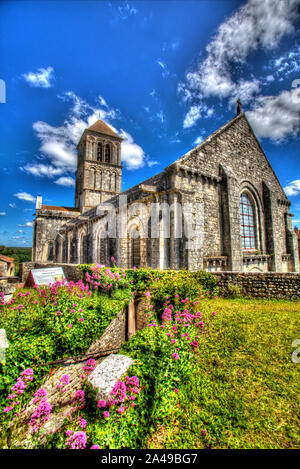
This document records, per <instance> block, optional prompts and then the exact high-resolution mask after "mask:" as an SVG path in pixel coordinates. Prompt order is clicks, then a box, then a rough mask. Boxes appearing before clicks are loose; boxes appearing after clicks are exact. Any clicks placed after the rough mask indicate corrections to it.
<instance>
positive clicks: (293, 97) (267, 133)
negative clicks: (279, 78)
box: [247, 88, 300, 141]
mask: <svg viewBox="0 0 300 469" xmlns="http://www.w3.org/2000/svg"><path fill="white" fill-rule="evenodd" d="M299 111H300V90H299V88H298V89H296V88H295V89H292V90H290V91H282V92H281V93H280V94H279V95H278V96H260V97H259V98H257V100H256V102H255V104H254V107H253V110H251V111H248V112H247V117H248V119H249V122H250V124H251V126H252V127H253V130H254V132H255V134H256V136H257V137H262V138H270V139H272V140H274V141H281V140H283V139H285V138H287V137H288V136H290V135H293V136H296V135H298V133H299V129H300V112H299Z"/></svg>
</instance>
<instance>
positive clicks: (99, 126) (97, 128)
mask: <svg viewBox="0 0 300 469" xmlns="http://www.w3.org/2000/svg"><path fill="white" fill-rule="evenodd" d="M87 130H92V131H93V132H99V133H100V134H105V135H112V136H113V137H117V138H119V139H121V140H122V138H121V137H120V136H119V135H118V134H117V133H116V132H114V131H113V130H112V128H111V127H109V126H108V125H107V124H105V122H103V121H102V120H100V119H99V120H97V121H96V122H95V123H94V124H93V125H91V126H90V127H89V128H88V129H87Z"/></svg>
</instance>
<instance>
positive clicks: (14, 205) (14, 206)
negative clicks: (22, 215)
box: [8, 202, 17, 208]
mask: <svg viewBox="0 0 300 469" xmlns="http://www.w3.org/2000/svg"><path fill="white" fill-rule="evenodd" d="M8 205H9V206H10V208H16V207H17V206H16V204H15V203H14V202H13V203H12V204H8Z"/></svg>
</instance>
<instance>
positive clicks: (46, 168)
mask: <svg viewBox="0 0 300 469" xmlns="http://www.w3.org/2000/svg"><path fill="white" fill-rule="evenodd" d="M21 169H22V170H23V171H25V172H26V173H29V174H32V175H33V176H38V177H44V176H45V177H49V178H52V177H55V176H59V175H60V174H62V173H63V171H64V169H63V168H55V167H54V166H51V165H46V164H42V163H28V164H26V165H25V166H24V167H23V168H21Z"/></svg>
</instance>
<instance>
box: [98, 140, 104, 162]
mask: <svg viewBox="0 0 300 469" xmlns="http://www.w3.org/2000/svg"><path fill="white" fill-rule="evenodd" d="M102 158H103V146H102V143H101V142H99V143H98V145H97V161H102Z"/></svg>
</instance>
